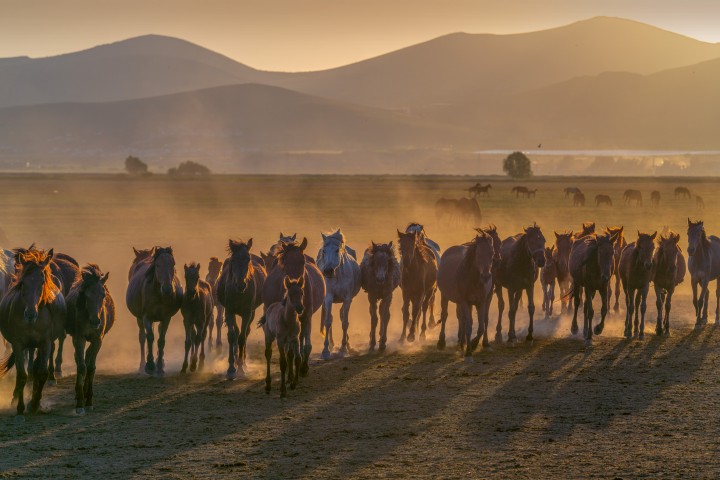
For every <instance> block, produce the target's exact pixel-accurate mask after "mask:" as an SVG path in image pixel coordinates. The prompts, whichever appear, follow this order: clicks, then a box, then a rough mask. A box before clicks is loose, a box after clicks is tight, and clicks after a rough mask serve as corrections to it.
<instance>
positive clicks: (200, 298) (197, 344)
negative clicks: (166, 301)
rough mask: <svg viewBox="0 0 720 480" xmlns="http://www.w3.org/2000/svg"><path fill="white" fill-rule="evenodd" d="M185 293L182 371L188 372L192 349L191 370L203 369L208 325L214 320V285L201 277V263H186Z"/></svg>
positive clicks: (183, 302)
mask: <svg viewBox="0 0 720 480" xmlns="http://www.w3.org/2000/svg"><path fill="white" fill-rule="evenodd" d="M184 269H185V293H184V295H183V298H182V305H181V306H180V312H181V313H182V317H183V327H185V357H184V359H183V366H182V370H180V373H185V372H187V368H188V354H189V353H190V350H191V349H192V357H191V363H190V371H191V372H194V371H195V369H196V368H197V369H198V370H202V369H203V365H204V364H205V337H206V336H207V331H208V326H209V325H211V324H212V321H213V309H214V305H213V291H212V286H211V285H210V284H209V283H208V282H206V281H204V280H201V279H200V264H198V263H191V264H190V265H187V264H186V265H185V266H184ZM198 349H199V350H200V363H199V364H198Z"/></svg>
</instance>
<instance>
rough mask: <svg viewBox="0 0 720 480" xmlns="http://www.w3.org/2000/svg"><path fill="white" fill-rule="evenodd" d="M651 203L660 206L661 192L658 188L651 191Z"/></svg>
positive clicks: (654, 206) (656, 206)
mask: <svg viewBox="0 0 720 480" xmlns="http://www.w3.org/2000/svg"><path fill="white" fill-rule="evenodd" d="M650 205H652V207H653V208H659V207H660V192H658V191H657V190H653V191H652V192H650Z"/></svg>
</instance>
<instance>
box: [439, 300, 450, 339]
mask: <svg viewBox="0 0 720 480" xmlns="http://www.w3.org/2000/svg"><path fill="white" fill-rule="evenodd" d="M448 303H449V301H448V299H447V297H446V296H445V295H443V294H442V292H440V333H439V334H438V342H437V348H438V350H445V323H446V322H447V318H448Z"/></svg>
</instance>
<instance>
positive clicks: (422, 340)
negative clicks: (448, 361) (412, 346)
mask: <svg viewBox="0 0 720 480" xmlns="http://www.w3.org/2000/svg"><path fill="white" fill-rule="evenodd" d="M420 341H421V342H424V341H425V332H422V333H421V334H420Z"/></svg>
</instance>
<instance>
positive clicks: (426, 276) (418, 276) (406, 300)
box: [397, 230, 438, 342]
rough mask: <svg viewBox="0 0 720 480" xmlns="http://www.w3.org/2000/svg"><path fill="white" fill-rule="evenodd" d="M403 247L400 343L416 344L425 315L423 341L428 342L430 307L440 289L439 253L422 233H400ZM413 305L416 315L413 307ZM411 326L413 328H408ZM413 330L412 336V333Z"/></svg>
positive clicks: (401, 261) (401, 248)
mask: <svg viewBox="0 0 720 480" xmlns="http://www.w3.org/2000/svg"><path fill="white" fill-rule="evenodd" d="M397 235H398V240H399V244H400V264H401V267H402V269H401V276H400V290H401V291H402V296H403V307H402V312H403V330H402V335H401V336H400V341H401V342H403V341H405V338H406V334H407V340H408V341H409V342H413V341H415V329H416V327H417V324H418V321H419V317H420V313H422V317H423V321H422V330H421V332H420V339H421V340H424V339H425V329H426V328H427V324H426V316H427V310H428V305H430V302H431V301H432V300H433V299H434V296H435V290H436V289H437V269H438V263H437V260H436V257H435V253H434V251H433V249H432V248H430V247H429V246H428V245H427V244H426V243H425V239H424V236H423V235H422V234H421V233H419V232H418V231H413V232H411V233H403V232H401V231H400V230H398V231H397ZM411 304H412V315H411V313H410V305H411ZM408 323H409V325H408ZM408 327H409V332H408Z"/></svg>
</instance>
